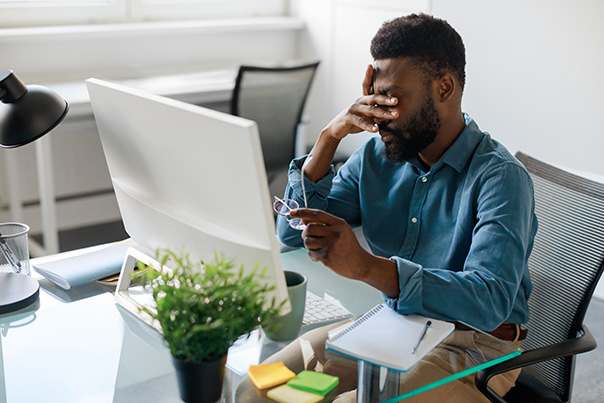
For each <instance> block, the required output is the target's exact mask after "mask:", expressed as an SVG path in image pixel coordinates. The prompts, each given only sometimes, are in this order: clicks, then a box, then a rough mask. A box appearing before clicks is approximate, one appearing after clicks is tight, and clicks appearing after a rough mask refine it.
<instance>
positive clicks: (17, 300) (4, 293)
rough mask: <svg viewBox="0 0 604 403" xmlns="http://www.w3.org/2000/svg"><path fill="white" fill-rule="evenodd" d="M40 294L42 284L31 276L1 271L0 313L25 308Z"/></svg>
mask: <svg viewBox="0 0 604 403" xmlns="http://www.w3.org/2000/svg"><path fill="white" fill-rule="evenodd" d="M39 296H40V284H39V283H38V281H37V280H36V279H34V278H32V277H30V276H26V275H24V274H15V273H0V315H2V314H5V313H11V312H15V311H18V310H19V309H22V308H25V307H26V306H29V305H31V304H33V303H34V302H36V301H37V300H38V298H39Z"/></svg>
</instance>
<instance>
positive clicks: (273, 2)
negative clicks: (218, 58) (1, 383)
mask: <svg viewBox="0 0 604 403" xmlns="http://www.w3.org/2000/svg"><path fill="white" fill-rule="evenodd" d="M286 3H287V0H0V28H10V27H26V26H28V27H31V26H49V25H73V24H103V23H123V22H137V21H162V20H163V21H165V20H183V19H204V18H205V19H208V18H237V17H255V16H278V15H284V14H285V12H286Z"/></svg>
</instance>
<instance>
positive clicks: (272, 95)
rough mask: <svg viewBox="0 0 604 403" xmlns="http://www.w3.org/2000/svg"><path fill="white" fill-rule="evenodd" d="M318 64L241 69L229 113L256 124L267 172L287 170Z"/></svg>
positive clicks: (293, 153)
mask: <svg viewBox="0 0 604 403" xmlns="http://www.w3.org/2000/svg"><path fill="white" fill-rule="evenodd" d="M318 64H319V63H318V62H317V63H313V64H308V65H304V66H297V67H288V68H285V67H284V68H265V67H253V66H241V67H240V68H239V74H238V76H237V80H236V83H235V90H234V92H233V98H232V101H231V113H232V114H234V115H237V116H241V117H244V118H247V119H251V120H253V121H255V122H256V123H257V124H258V130H259V132H260V142H261V144H262V152H263V154H264V163H265V165H266V169H267V172H269V176H270V172H271V171H274V170H276V169H287V167H288V166H289V163H290V161H291V160H292V158H294V156H295V147H296V130H297V126H298V124H299V123H300V120H301V118H302V111H303V109H304V103H305V102H306V97H307V95H308V91H309V89H310V85H311V83H312V79H313V77H314V73H315V71H316V68H317V66H318Z"/></svg>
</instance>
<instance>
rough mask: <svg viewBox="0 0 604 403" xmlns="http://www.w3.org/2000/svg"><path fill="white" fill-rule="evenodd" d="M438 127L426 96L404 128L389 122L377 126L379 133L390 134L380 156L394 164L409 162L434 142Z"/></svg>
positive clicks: (435, 112)
mask: <svg viewBox="0 0 604 403" xmlns="http://www.w3.org/2000/svg"><path fill="white" fill-rule="evenodd" d="M440 125H441V122H440V116H439V115H438V111H437V110H436V107H435V106H434V100H433V99H432V97H430V96H429V95H428V94H427V96H426V99H425V100H424V102H423V104H422V106H421V107H420V109H419V110H417V111H416V112H415V113H414V114H413V115H411V116H410V117H409V119H408V120H407V122H406V123H405V125H404V126H402V127H396V126H393V125H392V126H389V122H384V123H383V124H381V125H379V127H380V132H382V133H384V134H392V139H391V140H390V141H389V142H388V143H385V148H384V151H383V153H382V156H383V157H384V158H386V159H387V160H388V161H390V162H392V163H394V164H400V163H403V162H405V161H409V160H410V159H411V158H414V157H415V156H417V154H418V153H419V152H420V151H422V150H423V149H424V148H426V147H428V146H429V145H430V144H432V143H433V142H434V139H435V138H436V132H437V131H438V129H439V128H440Z"/></svg>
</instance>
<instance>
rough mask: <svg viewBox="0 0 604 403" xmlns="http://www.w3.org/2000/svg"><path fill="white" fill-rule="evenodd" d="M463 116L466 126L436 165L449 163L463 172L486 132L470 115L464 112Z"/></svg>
mask: <svg viewBox="0 0 604 403" xmlns="http://www.w3.org/2000/svg"><path fill="white" fill-rule="evenodd" d="M463 117H464V120H465V121H466V128H465V129H464V130H463V131H462V132H461V134H460V135H459V137H457V139H456V140H455V142H453V144H451V146H450V147H449V149H448V150H447V151H445V153H444V154H443V156H442V157H440V160H439V161H438V162H437V163H436V164H435V165H441V164H447V165H450V166H451V167H452V168H454V169H455V170H456V171H457V172H461V171H463V169H464V168H465V166H466V164H467V163H468V161H469V160H470V158H472V155H473V153H474V150H475V149H476V147H477V146H478V143H480V141H481V140H482V138H483V136H484V133H482V131H480V128H479V127H478V125H477V124H476V122H474V119H472V118H471V117H470V115H468V114H467V113H464V114H463Z"/></svg>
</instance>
